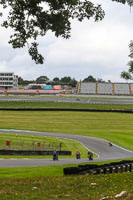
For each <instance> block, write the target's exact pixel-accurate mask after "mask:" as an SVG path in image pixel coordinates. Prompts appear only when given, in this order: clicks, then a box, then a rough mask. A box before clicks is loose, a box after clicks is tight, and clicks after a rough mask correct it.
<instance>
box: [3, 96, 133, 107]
mask: <svg viewBox="0 0 133 200" xmlns="http://www.w3.org/2000/svg"><path fill="white" fill-rule="evenodd" d="M80 97H82V96H76V95H75V98H74V96H66V97H65V96H62V97H56V96H51V97H50V96H45V97H44V96H33V97H31V96H27V97H26V96H9V97H5V96H0V102H54V103H76V104H102V105H133V97H130V96H128V97H127V96H126V97H123V98H126V99H120V97H119V98H118V97H117V96H111V97H112V98H113V99H108V98H111V97H110V96H109V97H108V96H102V97H103V98H107V99H100V97H101V96H99V97H98V96H95V97H97V98H98V99H89V97H88V98H80ZM86 97H87V96H86ZM90 97H91V96H90Z"/></svg>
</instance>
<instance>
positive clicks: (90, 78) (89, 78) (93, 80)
mask: <svg viewBox="0 0 133 200" xmlns="http://www.w3.org/2000/svg"><path fill="white" fill-rule="evenodd" d="M83 82H96V79H95V78H94V77H93V76H91V75H90V76H88V77H87V78H85V79H84V80H83Z"/></svg>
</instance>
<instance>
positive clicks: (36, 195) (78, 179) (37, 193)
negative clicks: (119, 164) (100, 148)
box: [0, 166, 133, 200]
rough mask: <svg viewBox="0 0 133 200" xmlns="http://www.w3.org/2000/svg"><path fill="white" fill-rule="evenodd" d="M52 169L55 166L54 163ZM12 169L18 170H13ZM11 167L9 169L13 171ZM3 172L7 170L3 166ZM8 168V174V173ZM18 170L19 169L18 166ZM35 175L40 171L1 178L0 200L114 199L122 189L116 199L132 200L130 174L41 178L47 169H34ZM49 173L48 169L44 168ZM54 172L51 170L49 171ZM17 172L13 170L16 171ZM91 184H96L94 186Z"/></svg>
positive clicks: (131, 178) (132, 181)
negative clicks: (16, 176) (122, 192)
mask: <svg viewBox="0 0 133 200" xmlns="http://www.w3.org/2000/svg"><path fill="white" fill-rule="evenodd" d="M58 167H59V169H61V167H60V166H58ZM55 169H57V167H56V166H55ZM15 170H16V172H17V171H18V172H19V171H20V170H19V169H15ZM15 170H14V169H13V168H12V171H13V172H14V171H15ZM5 171H8V170H6V169H5ZM12 171H11V170H10V174H12ZM21 171H23V170H22V169H21ZM24 171H25V172H27V173H25V174H27V175H28V174H31V173H30V171H31V170H30V168H29V170H28V168H27V170H24ZM33 171H34V172H35V174H36V173H37V171H39V172H40V176H38V177H29V178H15V177H14V178H8V179H7V178H1V179H0V182H1V184H0V191H1V199H2V200H7V199H10V200H14V199H19V200H23V199H25V200H36V199H39V200H47V199H49V200H53V199H61V200H66V199H69V200H73V199H78V200H99V199H102V198H104V199H105V198H106V197H108V198H106V199H116V198H115V195H116V194H119V193H120V192H121V191H126V192H127V195H126V196H124V197H122V198H119V199H126V200H132V199H133V191H132V185H133V173H118V174H102V175H91V176H88V175H80V176H52V177H42V174H43V173H44V171H45V173H46V172H47V168H45V167H40V168H34V169H33ZM48 172H49V170H48ZM53 172H54V171H53ZM16 174H17V173H16ZM92 183H96V185H95V186H93V185H92Z"/></svg>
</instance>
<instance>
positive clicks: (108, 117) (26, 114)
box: [0, 111, 133, 150]
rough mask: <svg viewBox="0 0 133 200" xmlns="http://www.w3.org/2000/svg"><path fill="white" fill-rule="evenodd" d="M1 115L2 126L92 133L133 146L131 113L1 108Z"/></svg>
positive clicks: (83, 133)
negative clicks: (4, 109)
mask: <svg viewBox="0 0 133 200" xmlns="http://www.w3.org/2000/svg"><path fill="white" fill-rule="evenodd" d="M0 115H1V116H2V117H1V118H0V127H1V129H5V127H6V128H7V129H17V130H27V129H28V130H31V131H42V132H43V131H44V132H55V133H66V134H75V135H85V136H92V137H98V138H103V139H106V140H108V141H112V142H114V143H115V144H117V145H119V146H122V147H125V148H127V149H130V150H133V145H132V143H133V134H132V130H133V124H132V123H131V122H132V120H133V115H132V113H129V114H128V113H125V114H124V113H106V112H105V113H104V112H102V113H100V112H69V111H67V112H66V111H62V112H60V111H57V112H55V111H0ZM27 127H28V128H27Z"/></svg>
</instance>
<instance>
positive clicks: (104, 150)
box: [0, 130, 133, 167]
mask: <svg viewBox="0 0 133 200" xmlns="http://www.w3.org/2000/svg"><path fill="white" fill-rule="evenodd" d="M4 132H5V133H15V134H16V133H17V134H30V135H40V136H52V137H61V138H68V139H73V140H77V141H79V142H80V143H82V144H83V145H84V146H85V147H86V148H87V149H89V150H91V151H92V152H94V153H96V154H97V155H98V157H97V158H94V160H93V161H88V159H87V158H86V159H82V155H81V159H80V160H76V159H60V158H59V161H53V160H52V159H0V167H26V166H45V165H65V164H74V163H87V162H98V161H106V160H116V159H126V158H133V152H131V151H128V150H126V149H123V148H121V147H118V146H117V145H115V144H113V146H112V147H110V146H109V144H108V141H106V140H103V139H99V138H93V137H88V136H80V135H72V134H58V133H46V132H37V131H36V132H35V131H34V132H33V131H17V130H0V133H4Z"/></svg>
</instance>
